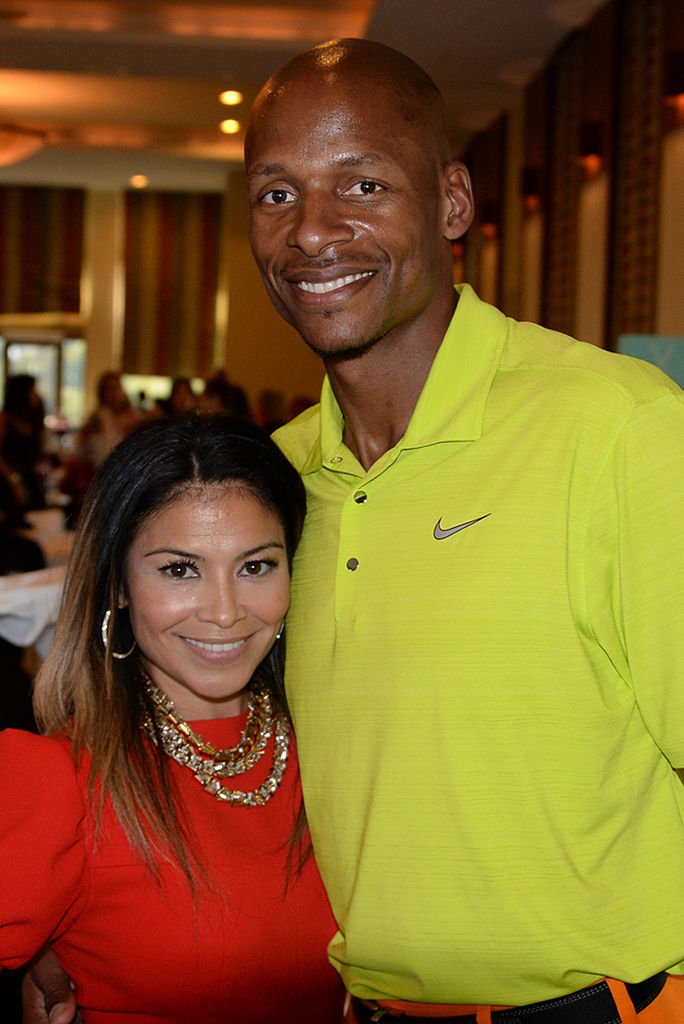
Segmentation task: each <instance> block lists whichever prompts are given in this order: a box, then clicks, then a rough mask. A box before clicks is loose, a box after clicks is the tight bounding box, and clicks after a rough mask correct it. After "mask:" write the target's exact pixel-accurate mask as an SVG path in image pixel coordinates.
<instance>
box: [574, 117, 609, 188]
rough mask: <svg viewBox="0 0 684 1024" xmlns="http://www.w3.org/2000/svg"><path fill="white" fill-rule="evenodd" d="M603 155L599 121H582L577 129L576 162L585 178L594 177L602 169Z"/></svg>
mask: <svg viewBox="0 0 684 1024" xmlns="http://www.w3.org/2000/svg"><path fill="white" fill-rule="evenodd" d="M604 156H605V142H604V127H603V124H602V123H601V122H600V121H584V122H583V123H582V124H581V125H580V130H579V146H578V153H577V163H578V165H579V166H580V167H581V168H582V170H583V172H584V176H585V178H587V179H591V178H595V177H596V176H597V175H598V174H600V173H601V171H602V169H603V159H604Z"/></svg>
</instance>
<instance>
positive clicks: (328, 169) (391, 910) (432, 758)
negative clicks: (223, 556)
mask: <svg viewBox="0 0 684 1024" xmlns="http://www.w3.org/2000/svg"><path fill="white" fill-rule="evenodd" d="M245 155H246V168H247V176H248V184H249V201H250V220H251V229H250V231H251V243H252V247H253V251H254V255H255V257H256V260H257V262H258V264H259V267H260V270H261V273H262V275H263V279H264V283H265V285H266V289H267V291H268V293H269V296H270V298H271V300H272V301H273V303H274V305H275V306H276V308H277V309H278V311H279V312H280V313H281V315H282V316H283V317H284V318H285V319H286V320H287V321H288V322H289V323H290V324H292V325H293V326H294V327H295V328H296V329H297V331H298V332H299V333H300V335H301V336H302V338H303V340H304V342H305V343H306V344H307V345H308V346H309V347H310V348H311V349H312V350H313V351H314V352H316V353H317V354H318V355H319V356H320V357H321V359H322V360H323V363H324V366H325V370H326V378H325V382H324V384H323V389H322V393H321V401H320V405H319V406H316V407H315V408H314V409H312V410H309V411H307V412H305V413H304V414H302V416H300V417H299V418H298V419H297V420H295V421H294V422H293V423H292V424H290V425H288V426H287V427H285V428H283V430H281V431H280V432H279V433H278V434H277V435H276V436H277V439H278V441H279V443H280V444H281V446H282V448H283V450H284V451H285V452H286V454H287V455H288V456H289V458H290V459H291V460H292V461H293V462H294V464H295V465H296V466H297V468H298V469H299V471H300V472H301V474H302V476H303V479H304V481H305V484H306V487H307V492H308V500H309V514H308V520H307V525H306V528H305V533H304V538H303V540H302V544H301V547H300V549H299V553H298V556H297V561H296V565H295V573H294V578H293V601H292V608H291V612H290V615H289V617H288V627H287V628H288V670H287V674H288V678H287V683H288V694H289V698H290V701H291V706H292V711H293V716H294V721H295V727H296V730H297V737H298V749H299V755H300V760H301V766H302V779H303V785H304V792H305V799H306V807H307V813H308V816H309V820H310V824H311V830H312V837H313V843H314V849H315V853H316V858H317V861H318V864H319V867H320V870H321V873H322V876H323V879H324V881H325V884H326V888H327V890H328V893H329V896H330V899H331V903H332V907H333V911H334V913H335V916H336V920H337V923H338V926H339V931H338V933H337V935H336V936H335V937H334V939H333V941H332V943H331V945H330V949H329V954H330V957H331V960H332V962H333V963H334V964H335V966H336V967H337V968H338V969H339V971H340V973H341V975H342V978H343V979H344V982H345V984H346V986H347V989H348V991H349V993H350V995H351V997H352V998H351V1005H350V1006H349V1009H348V1019H349V1021H352V1020H357V1021H359V1022H365V1021H376V1020H382V1019H385V1018H388V1019H395V1018H396V1017H397V1016H398V1017H405V1018H406V1019H410V1020H412V1021H414V1022H415V1021H421V1020H423V1021H426V1020H432V1019H434V1018H436V1017H438V1018H440V1019H441V1020H450V1019H453V1020H455V1021H459V1022H460V1024H471V1022H472V1024H475V1022H477V1024H483V1022H489V1021H491V1022H494V1024H499V1022H500V1024H514V1022H522V1021H526V1022H530V1021H531V1022H534V1024H616V1022H618V1021H624V1022H627V1021H629V1022H634V1021H639V1022H640V1024H674V1022H675V1021H678V1022H681V1021H682V1020H684V991H683V987H682V980H681V978H680V977H679V975H681V973H682V971H683V970H684V924H683V923H682V921H683V916H684V823H683V815H682V811H683V809H684V790H683V789H682V783H681V781H680V777H679V775H678V769H680V768H681V766H682V765H684V687H683V685H682V666H683V665H684V631H683V630H682V629H681V628H680V626H679V611H680V609H681V607H682V588H683V586H684V545H682V543H681V516H680V507H681V502H682V500H683V499H684V461H683V460H682V458H681V451H682V441H683V440H684V403H683V401H682V395H681V392H680V391H679V389H678V388H677V386H676V385H675V384H674V383H673V382H671V381H670V380H669V379H667V378H666V377H665V376H663V375H662V374H661V373H660V372H659V371H657V370H656V369H655V368H652V367H649V366H647V365H645V364H642V363H637V362H635V361H631V360H627V359H624V358H621V357H618V356H615V355H612V354H608V353H606V352H603V351H600V350H598V349H596V348H594V347H593V346H589V345H584V344H581V343H579V342H576V341H574V340H573V339H571V338H568V337H566V336H564V335H561V334H558V333H555V332H551V331H547V330H544V329H542V328H540V327H536V326H533V325H530V324H519V323H516V322H515V321H513V320H510V319H507V318H506V317H504V316H503V315H502V314H501V313H500V312H499V311H498V310H496V309H494V308H493V307H491V306H489V305H487V304H486V303H483V302H482V301H481V300H480V299H478V297H477V296H476V294H475V293H474V292H473V290H472V289H471V288H469V287H468V286H467V285H460V286H457V287H456V288H454V287H453V285H452V262H451V243H452V242H453V241H454V240H455V239H457V238H459V237H460V236H462V235H463V233H464V232H465V231H466V230H467V228H468V226H469V225H470V223H471V220H472V215H473V199H472V190H471V185H470V179H469V176H468V173H467V170H466V169H465V167H464V166H463V165H462V164H461V163H459V162H458V161H453V160H452V159H451V157H450V153H449V146H448V141H447V132H446V127H445V117H444V112H443V107H442V102H441V99H440V96H439V93H438V91H437V89H436V87H435V86H434V84H433V83H432V82H431V81H430V79H429V78H428V77H427V75H426V74H425V73H424V72H423V71H422V70H421V69H420V68H418V67H417V66H416V65H415V64H414V63H413V62H412V61H410V60H409V59H408V58H407V57H405V56H403V55H402V54H399V53H397V52H395V51H393V50H390V49H388V48H386V47H383V46H380V45H379V44H376V43H370V42H367V41H363V40H354V39H348V40H335V41H332V42H329V43H324V44H322V45H320V46H318V47H316V48H314V49H313V50H310V51H307V52H306V53H304V54H302V55H300V56H299V57H297V58H295V59H294V60H293V61H291V62H290V63H289V64H287V65H286V66H285V67H284V68H283V69H281V70H280V71H279V72H277V73H276V74H275V75H274V76H273V77H272V78H271V79H270V80H269V82H267V83H266V85H265V86H264V88H263V89H262V91H261V93H260V94H259V96H258V98H257V100H256V102H255V104H254V108H253V111H252V116H251V121H250V125H249V129H248V134H247V140H246V151H245ZM36 1019H38V1018H36ZM56 1020H57V1018H55V1021H56Z"/></svg>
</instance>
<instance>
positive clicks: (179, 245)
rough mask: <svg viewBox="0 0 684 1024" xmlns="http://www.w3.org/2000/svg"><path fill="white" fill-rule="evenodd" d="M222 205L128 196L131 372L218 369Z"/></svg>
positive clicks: (165, 195)
mask: <svg viewBox="0 0 684 1024" xmlns="http://www.w3.org/2000/svg"><path fill="white" fill-rule="evenodd" d="M221 203H222V198H221V196H220V195H214V194H210V193H180V192H128V193H127V194H126V255H125V262H126V312H125V320H124V354H123V368H124V371H125V372H127V373H142V374H161V375H164V376H170V377H176V376H189V377H192V376H206V375H207V374H208V373H210V372H211V370H212V369H213V365H212V362H213V350H214V336H215V329H216V328H215V320H216V312H215V310H216V293H217V287H218V274H219V252H220V239H221Z"/></svg>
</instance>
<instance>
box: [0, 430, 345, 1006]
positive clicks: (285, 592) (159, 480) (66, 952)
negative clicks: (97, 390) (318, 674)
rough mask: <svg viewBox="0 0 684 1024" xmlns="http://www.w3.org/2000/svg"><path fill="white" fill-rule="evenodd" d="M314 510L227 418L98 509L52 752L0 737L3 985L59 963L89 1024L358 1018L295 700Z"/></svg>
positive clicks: (53, 688) (128, 450)
mask: <svg viewBox="0 0 684 1024" xmlns="http://www.w3.org/2000/svg"><path fill="white" fill-rule="evenodd" d="M304 511H305V499H304V496H303V488H302V485H301V481H300V479H299V477H298V475H297V473H296V472H295V471H294V470H293V469H292V468H291V466H290V465H289V463H288V462H287V461H286V460H285V458H284V457H283V456H282V455H281V454H280V452H279V451H278V449H277V448H276V446H275V445H274V444H273V443H272V442H271V441H270V440H269V439H268V438H267V437H265V436H264V435H262V433H261V432H260V431H258V430H257V428H254V427H251V426H249V425H248V424H243V423H238V422H237V421H233V420H230V419H227V418H225V417H222V416H210V417H191V418H179V419H175V420H171V421H169V420H157V421H152V422H151V423H149V424H146V425H144V426H143V427H141V428H139V430H138V431H137V432H136V433H134V434H132V435H131V436H130V437H128V438H127V439H125V440H124V441H123V442H122V443H121V444H120V445H119V446H118V447H117V448H116V449H115V450H114V451H113V452H112V454H111V455H110V456H109V457H108V458H107V459H106V460H105V462H104V463H103V464H102V466H101V467H100V469H99V471H98V473H97V474H96V476H95V479H94V481H93V484H92V486H91V488H90V490H89V492H88V495H87V496H86V500H85V503H84V506H83V509H82V513H81V518H80V524H79V527H78V530H77V536H76V541H75V546H74V551H73V555H72V559H71V563H70V569H69V573H68V577H67V581H66V585H65V593H64V599H63V602H62V608H61V612H60V617H59V622H58V625H57V631H56V637H55V641H54V644H53V647H52V649H51V651H50V654H49V656H48V658H47V660H46V662H45V665H44V667H43V669H42V670H41V672H40V674H39V678H38V680H37V688H36V697H35V707H36V713H37V718H38V720H39V723H40V724H41V726H42V728H43V730H44V731H45V732H47V734H48V735H47V736H30V735H29V734H24V733H19V732H11V731H9V732H6V733H3V734H2V735H0V877H1V878H2V879H3V885H2V887H1V888H0V963H2V964H4V965H5V966H8V967H16V966H18V965H19V964H20V963H22V962H25V961H26V960H28V959H29V958H30V957H31V956H32V955H33V954H35V953H36V952H37V951H38V950H39V949H40V948H41V946H42V945H43V943H45V942H51V943H52V945H53V947H54V950H55V952H56V953H57V955H58V956H59V959H60V960H61V962H62V965H63V967H64V968H65V969H66V970H67V971H68V972H69V974H70V975H71V977H72V978H73V979H74V981H75V983H76V986H77V999H78V1003H79V1006H80V1007H81V1013H82V1016H83V1020H84V1022H85V1024H98V1022H101V1021H105V1020H107V1021H109V1020H112V1019H117V1020H118V1019H123V1017H124V1016H125V1019H126V1020H127V1021H129V1022H130V1024H152V1022H154V1024H181V1022H182V1024H187V1022H188V1021H201V1022H202V1024H214V1022H216V1024H219V1022H220V1024H227V1022H228V1021H230V1022H233V1021H234V1022H239V1024H252V1022H253V1024H257V1022H259V1024H263V1022H265V1021H274V1022H276V1021H277V1022H279V1024H295V1022H297V1024H300V1022H302V1021H306V1022H307V1024H328V1022H332V1021H335V1020H338V1019H340V1014H341V993H340V988H339V982H338V980H337V977H336V974H335V972H334V971H333V969H332V968H331V967H330V966H329V964H328V962H327V957H326V945H327V942H328V940H329V939H330V937H331V936H332V934H333V932H334V924H333V921H332V918H331V916H330V911H329V908H328V905H327V901H326V899H325V896H324V893H323V889H322V886H321V882H320V879H319V877H318V874H317V872H316V868H315V863H314V861H313V858H312V857H309V858H306V857H305V856H304V857H302V854H303V853H304V849H303V847H302V842H304V844H305V840H302V838H301V836H300V837H299V838H298V831H301V828H300V827H299V826H298V817H300V815H299V812H300V807H301V798H300V791H299V783H298V773H297V768H296V764H295V759H294V751H293V741H292V736H291V733H290V729H289V720H288V717H287V712H286V708H285V705H284V701H283V697H282V687H281V678H282V673H281V659H282V640H280V639H279V638H280V636H281V634H282V628H283V625H282V624H283V619H284V616H285V613H286V610H287V606H288V600H289V569H290V565H291V562H292V557H293V554H294V550H295V547H296V545H297V542H298V539H299V534H300V531H301V526H302V521H303V517H304ZM302 860H303V863H302ZM119 1015H120V1016H119Z"/></svg>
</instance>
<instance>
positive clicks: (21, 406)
mask: <svg viewBox="0 0 684 1024" xmlns="http://www.w3.org/2000/svg"><path fill="white" fill-rule="evenodd" d="M44 421H45V406H44V404H43V400H42V398H41V397H40V395H39V394H38V390H37V388H36V378H35V377H33V376H32V375H31V374H29V373H20V374H17V375H16V376H13V377H8V378H7V382H6V384H5V401H4V405H3V409H2V412H0V474H2V477H3V479H4V482H5V483H6V484H9V487H10V489H11V492H12V494H13V496H14V499H15V501H16V504H17V505H18V507H19V508H20V509H21V510H22V511H27V510H29V509H41V508H45V482H44V475H43V472H42V469H43V466H42V462H43V459H44V455H45V451H44V445H45V425H44Z"/></svg>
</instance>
